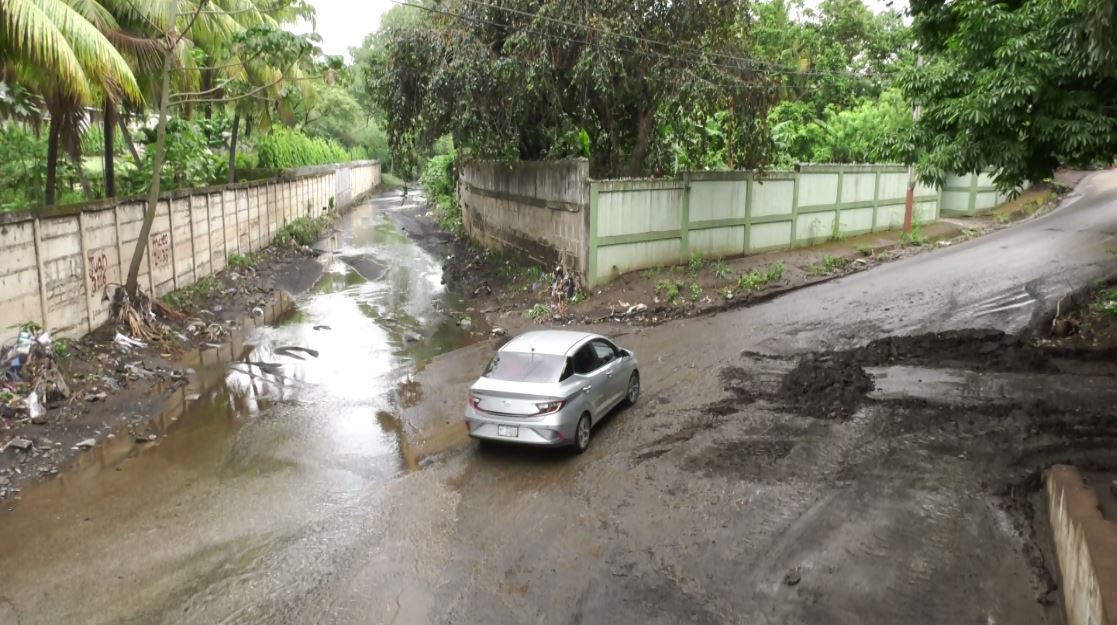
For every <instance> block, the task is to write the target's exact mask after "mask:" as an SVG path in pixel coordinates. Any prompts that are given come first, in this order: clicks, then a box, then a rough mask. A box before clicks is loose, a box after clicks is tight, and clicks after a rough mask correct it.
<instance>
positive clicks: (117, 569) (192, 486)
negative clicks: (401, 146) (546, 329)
mask: <svg viewBox="0 0 1117 625" xmlns="http://www.w3.org/2000/svg"><path fill="white" fill-rule="evenodd" d="M413 197H414V196H413ZM399 207H400V198H399V197H398V195H387V196H384V197H380V198H375V199H374V200H373V201H372V202H370V203H368V204H365V205H363V206H360V207H358V208H356V209H354V210H353V211H351V212H349V213H348V214H346V215H345V216H343V218H342V220H341V222H340V223H339V230H340V232H339V234H338V235H337V236H336V237H335V239H334V240H332V241H330V242H329V243H330V245H329V247H332V248H334V249H333V250H332V253H330V254H328V255H327V256H326V259H327V260H326V267H325V272H324V274H323V276H322V278H321V280H320V281H319V283H318V284H317V286H316V287H315V288H314V289H313V290H312V291H311V292H309V293H307V294H305V295H303V296H302V297H300V298H299V299H298V300H297V302H296V309H295V310H294V311H293V313H291V314H289V315H288V317H287V319H285V320H284V321H283V322H282V323H280V324H278V325H277V326H275V327H267V328H260V329H258V330H256V331H255V333H254V334H252V335H250V336H249V338H248V342H249V343H250V344H251V347H250V348H246V351H247V354H246V355H245V357H244V362H242V363H240V364H234V365H232V366H229V367H220V368H216V369H210V370H203V371H200V372H199V379H200V381H199V383H198V384H197V385H196V387H195V388H189V389H185V390H184V391H183V392H182V393H180V394H178V395H177V396H175V397H174V398H173V399H172V409H176V414H177V410H182V408H183V407H182V405H181V403H183V402H185V403H186V406H185V410H184V411H183V414H182V416H181V417H180V418H178V420H177V423H175V424H173V425H171V426H170V427H169V429H170V435H169V436H166V437H165V438H162V439H161V440H160V442H159V443H158V444H156V445H150V446H144V447H141V448H138V450H137V451H138V452H139V453H133V454H132V457H124V454H125V453H128V452H129V451H130V450H131V444H130V443H131V441H124V440H116V441H110V443H109V445H107V446H106V447H105V448H104V449H98V450H94V451H92V452H90V453H89V455H88V456H86V457H85V458H83V459H82V462H81V464H80V466H79V467H77V468H76V469H75V470H72V471H68V472H65V473H64V474H63V475H62V476H60V477H59V478H58V479H55V480H51V481H47V482H44V483H41V484H39V485H37V486H34V487H31V488H28V489H26V490H25V491H24V494H23V498H22V501H21V502H20V503H19V505H18V508H17V509H16V510H14V511H13V512H9V513H6V514H4V515H3V516H0V563H2V566H3V567H4V570H7V571H14V572H16V577H15V578H14V579H13V578H11V577H9V578H8V579H5V581H4V582H3V584H2V586H0V588H2V590H0V622H2V623H23V624H26V623H161V622H168V623H170V622H176V623H179V622H207V623H213V622H246V623H248V622H261V621H262V620H263V621H267V622H280V621H282V613H283V612H282V610H281V606H282V605H283V596H284V595H285V593H295V594H299V595H301V594H302V593H304V592H306V591H308V590H310V589H312V588H313V587H315V585H317V584H320V583H321V581H322V579H323V578H325V577H328V576H329V575H330V570H329V569H330V565H329V564H328V563H329V562H330V561H331V558H329V557H327V554H329V553H331V552H336V550H344V549H346V546H347V545H349V544H352V542H353V541H354V540H355V539H356V537H359V536H361V535H362V534H363V532H365V531H370V530H371V529H372V528H373V527H374V526H375V525H376V523H377V520H378V514H379V511H378V509H377V506H375V505H373V503H372V501H373V500H375V499H376V497H377V494H376V492H377V489H378V486H379V485H382V484H384V483H386V482H388V481H390V480H393V479H395V478H397V477H399V476H402V475H404V474H406V473H407V472H409V471H412V470H415V469H416V468H418V465H417V462H416V459H415V457H414V455H413V454H411V453H410V452H409V449H408V446H407V442H406V440H405V439H404V438H403V437H402V436H401V429H400V426H399V423H398V421H397V420H396V418H395V417H394V416H392V410H393V406H392V403H391V394H392V392H393V391H394V389H395V388H396V386H397V385H398V384H399V382H400V381H401V379H403V378H404V377H405V376H406V375H408V373H409V372H410V371H411V370H412V368H413V367H414V365H415V364H416V363H418V362H420V361H422V360H423V359H426V358H429V357H430V356H433V355H435V354H437V353H440V352H443V351H447V350H451V349H454V348H457V347H460V346H463V345H465V344H467V343H469V342H471V341H472V340H474V339H473V338H472V337H471V336H470V335H469V334H467V333H465V332H463V331H461V330H460V329H459V328H458V325H457V323H456V319H455V318H454V313H455V312H456V311H458V310H459V309H460V305H459V302H458V300H456V299H455V298H454V297H452V296H450V295H449V294H447V293H446V292H445V291H444V289H443V287H442V285H441V270H440V261H439V260H437V259H435V258H434V257H432V256H431V255H430V254H429V253H427V252H425V251H423V250H422V249H420V248H418V247H417V246H416V245H414V244H413V243H411V242H410V241H409V240H408V239H407V238H406V237H405V236H404V235H403V234H401V233H400V232H399V231H398V230H397V228H396V227H395V225H394V224H393V222H392V220H391V219H390V218H389V217H388V216H387V215H386V214H385V211H386V210H391V209H396V208H399ZM195 396H196V397H197V398H196V399H193V397H195ZM187 397H191V399H192V401H187V400H186V398H187ZM175 402H179V405H177V406H176V405H174V404H175ZM114 446H115V447H118V448H119V449H114ZM46 554H50V557H49V558H47V557H44V555H46ZM246 594H252V595H253V596H254V600H253V601H252V602H246V601H244V598H245V595H246ZM261 595H262V596H265V597H271V598H272V599H273V601H269V602H268V604H269V605H270V606H271V607H267V608H265V607H259V605H258V604H260V603H261V601H260V599H261ZM249 603H251V604H254V605H257V606H258V607H257V608H255V609H250V608H249ZM273 608H274V609H275V610H276V611H275V612H270V610H272V609H273Z"/></svg>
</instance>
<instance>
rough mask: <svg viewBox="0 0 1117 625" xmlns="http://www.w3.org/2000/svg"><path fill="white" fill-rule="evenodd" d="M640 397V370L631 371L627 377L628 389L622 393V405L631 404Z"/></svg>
mask: <svg viewBox="0 0 1117 625" xmlns="http://www.w3.org/2000/svg"><path fill="white" fill-rule="evenodd" d="M638 399H640V372H639V371H633V372H632V376H631V377H630V378H628V390H627V391H626V392H625V394H624V405H625V406H631V405H633V404H635V403H636V400H638Z"/></svg>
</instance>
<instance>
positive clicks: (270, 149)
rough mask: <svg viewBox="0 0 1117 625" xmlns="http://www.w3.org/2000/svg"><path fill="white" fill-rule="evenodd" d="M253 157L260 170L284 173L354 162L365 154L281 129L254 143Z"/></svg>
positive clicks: (294, 131) (274, 130) (319, 138)
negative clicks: (268, 168) (272, 169)
mask: <svg viewBox="0 0 1117 625" xmlns="http://www.w3.org/2000/svg"><path fill="white" fill-rule="evenodd" d="M256 154H257V157H258V160H259V163H258V165H259V166H260V167H275V168H279V169H287V168H292V167H306V166H308V165H331V164H333V163H344V162H347V161H351V160H357V159H361V158H363V154H364V150H363V149H358V150H357V151H353V150H347V149H346V148H344V147H342V146H341V144H339V143H338V142H336V141H333V140H330V139H323V138H321V137H316V138H312V137H308V136H306V135H304V134H303V133H301V132H299V131H297V130H289V129H287V128H282V127H280V128H274V129H273V130H272V132H271V134H269V135H267V136H266V137H263V138H262V139H259V140H258V141H257V142H256Z"/></svg>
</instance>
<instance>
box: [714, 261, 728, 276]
mask: <svg viewBox="0 0 1117 625" xmlns="http://www.w3.org/2000/svg"><path fill="white" fill-rule="evenodd" d="M714 276H715V277H716V278H717V279H718V280H725V279H726V278H728V277H729V265H726V264H725V261H724V260H722V259H720V258H719V259H717V261H715V262H714Z"/></svg>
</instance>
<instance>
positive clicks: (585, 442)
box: [573, 413, 591, 454]
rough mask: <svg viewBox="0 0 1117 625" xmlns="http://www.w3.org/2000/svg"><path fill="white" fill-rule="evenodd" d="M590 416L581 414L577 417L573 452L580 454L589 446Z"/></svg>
mask: <svg viewBox="0 0 1117 625" xmlns="http://www.w3.org/2000/svg"><path fill="white" fill-rule="evenodd" d="M590 429H591V428H590V416H589V414H588V413H587V414H583V415H582V418H581V419H578V427H576V428H574V445H573V447H574V453H576V454H580V453H582V452H583V451H585V450H587V449H589V447H590V434H591V431H590Z"/></svg>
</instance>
